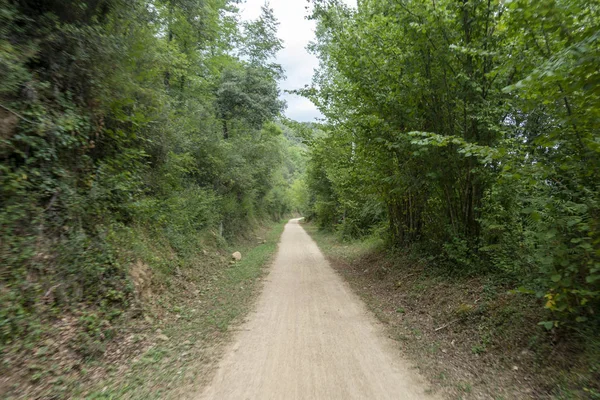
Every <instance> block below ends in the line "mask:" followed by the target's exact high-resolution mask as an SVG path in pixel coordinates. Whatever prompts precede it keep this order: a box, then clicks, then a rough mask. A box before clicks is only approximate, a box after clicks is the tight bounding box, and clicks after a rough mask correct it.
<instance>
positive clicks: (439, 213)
mask: <svg viewBox="0 0 600 400" xmlns="http://www.w3.org/2000/svg"><path fill="white" fill-rule="evenodd" d="M599 13H600V8H598V6H597V4H591V3H589V2H584V1H579V0H569V1H565V2H555V1H552V0H516V1H511V2H500V1H483V0H480V1H479V0H478V1H469V2H466V1H465V2H451V1H441V2H439V1H435V2H426V1H422V0H403V1H399V2H388V1H383V0H365V1H361V2H359V6H358V8H357V9H350V8H348V7H347V6H344V5H342V4H340V3H339V2H337V1H329V0H318V1H315V8H314V12H313V16H312V18H314V19H315V20H317V23H318V28H317V40H316V42H315V43H313V44H312V45H311V49H312V51H313V52H314V53H315V54H316V55H317V56H318V57H319V59H320V64H321V66H320V69H319V70H318V71H317V73H316V74H315V76H314V81H313V85H312V87H307V88H305V89H304V90H301V91H300V92H301V93H302V94H304V95H305V96H307V97H309V98H310V99H312V100H313V101H314V102H315V103H316V104H318V105H319V108H320V110H321V112H322V113H323V114H324V115H325V116H326V117H327V120H328V123H327V125H326V126H324V127H323V131H324V132H325V134H324V135H321V136H319V135H317V137H315V138H314V139H313V140H312V141H311V142H310V154H311V159H310V163H309V166H308V177H307V182H308V186H309V191H310V196H311V199H312V202H311V203H310V204H311V208H310V211H309V214H311V215H312V216H313V217H314V218H316V219H317V220H318V222H319V224H320V225H321V226H323V227H332V226H337V228H338V229H339V230H341V231H342V232H344V233H346V234H347V235H349V236H354V237H357V236H364V235H368V234H370V233H371V231H372V230H374V229H376V228H377V227H378V226H379V227H380V226H382V223H384V224H386V225H387V238H388V241H389V243H390V245H391V246H406V247H411V248H415V249H419V250H420V251H422V252H425V253H426V254H427V255H428V256H430V257H432V259H435V260H437V262H438V263H441V264H444V265H445V266H446V268H448V269H449V271H450V272H452V273H461V274H478V273H483V272H486V273H487V272H492V273H498V274H503V275H506V276H508V277H510V279H512V281H513V282H514V283H515V286H519V287H523V291H526V292H529V293H534V294H537V295H538V296H540V297H545V299H546V301H545V306H546V308H547V309H548V310H549V311H550V312H551V320H552V321H551V323H550V326H551V327H553V326H560V325H563V324H566V325H570V326H575V325H576V324H578V323H587V324H588V325H591V326H596V327H597V326H598V316H597V312H595V311H594V310H596V311H597V310H598V306H599V305H600V286H599V285H600V275H599V272H600V250H599V249H600V231H599V215H600V214H599V211H600V209H599V204H598V198H600V196H599V194H600V187H599V186H598V182H600V169H599V167H600V165H599V163H600V154H599V153H600V146H598V143H599V142H598V141H599V136H598V132H599V128H600V126H599V125H598V123H599V121H600V119H599V118H598V113H599V110H600V103H599V99H600V97H599V93H600V92H599V88H600V85H599V81H598V79H599V76H600V75H599V72H598V68H597V65H598V61H599V57H600V52H599V49H600V46H598V40H599V36H598V29H597V28H598V26H599V24H600V14H599ZM586 321H587V322H586Z"/></svg>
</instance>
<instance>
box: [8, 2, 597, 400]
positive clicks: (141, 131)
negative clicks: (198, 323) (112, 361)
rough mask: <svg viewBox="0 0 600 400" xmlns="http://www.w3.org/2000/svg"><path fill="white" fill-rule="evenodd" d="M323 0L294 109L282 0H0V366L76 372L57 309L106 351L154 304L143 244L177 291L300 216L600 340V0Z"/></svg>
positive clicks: (166, 284) (96, 350)
mask: <svg viewBox="0 0 600 400" xmlns="http://www.w3.org/2000/svg"><path fill="white" fill-rule="evenodd" d="M310 3H311V5H312V8H311V13H310V16H309V17H308V18H309V19H311V20H312V21H315V22H316V27H317V28H316V39H315V40H314V41H313V42H312V43H311V44H310V46H309V50H310V51H311V52H312V53H313V54H314V55H316V56H317V57H318V59H319V68H318V69H317V70H316V71H315V73H314V76H313V80H312V83H311V84H309V85H306V86H305V87H304V88H301V89H298V90H296V91H294V93H295V94H298V95H302V96H304V97H306V98H308V99H310V100H311V101H312V102H313V103H314V104H316V105H317V107H318V109H319V111H320V112H321V113H322V115H323V118H322V120H321V121H319V122H315V123H300V122H296V121H292V120H289V119H287V118H286V117H285V115H284V111H285V109H286V104H285V102H284V101H283V100H282V90H281V89H280V82H281V80H282V79H283V78H284V77H285V71H284V70H283V68H282V66H281V65H279V64H278V63H277V62H276V55H277V53H278V52H279V51H280V50H281V49H283V46H284V43H283V42H282V40H281V39H279V37H278V34H277V30H278V27H279V22H278V21H277V19H276V18H275V16H274V14H273V10H272V9H271V8H270V7H269V5H268V3H265V5H264V6H263V8H262V13H261V15H260V17H259V18H258V19H256V20H253V21H242V20H241V19H240V15H239V6H240V4H241V2H240V1H239V0H0V354H2V357H3V358H4V360H3V362H2V364H1V366H0V372H2V371H4V372H6V371H17V370H18V369H19V368H22V369H23V371H25V372H23V373H22V374H21V372H19V374H21V375H19V376H20V378H19V379H21V378H23V377H25V378H23V379H26V380H29V381H28V382H29V383H30V384H32V385H34V386H35V385H38V384H40V382H43V383H44V385H46V386H45V387H44V388H43V390H49V391H47V392H44V393H54V392H52V391H53V390H59V389H60V390H66V391H67V392H61V393H73V392H70V391H72V390H75V389H73V388H74V387H75V386H68V385H66V384H64V382H63V381H60V382H58V383H56V382H55V381H56V379H54V380H52V374H45V373H43V374H42V373H41V372H36V367H35V365H37V364H35V363H43V361H40V360H41V359H42V358H43V357H47V356H45V355H44V354H46V353H44V354H42V355H40V354H41V353H40V348H46V347H52V346H50V345H49V346H46V347H44V346H42V345H41V344H40V343H46V342H48V341H49V339H48V337H49V336H52V335H53V333H52V332H55V331H56V326H57V324H60V323H63V322H64V321H66V318H71V316H75V317H73V318H74V319H73V321H75V322H73V324H74V326H76V328H74V329H75V330H76V331H77V332H78V333H77V334H76V340H75V339H74V340H71V341H70V343H69V346H70V347H69V349H70V350H69V351H70V352H72V353H73V354H77V357H81V359H83V360H87V361H90V360H96V359H100V358H102V357H103V354H108V353H106V352H107V351H108V350H107V346H108V347H110V346H109V343H110V342H111V340H115V338H116V337H120V336H119V328H118V327H119V326H121V325H120V324H125V323H126V322H124V321H126V320H127V321H129V320H131V319H133V320H135V318H138V319H140V320H143V318H142V315H143V314H144V312H143V311H141V312H140V311H139V309H145V308H144V307H146V306H144V305H143V304H144V301H146V300H147V299H146V300H144V299H141V297H143V296H141V295H140V293H139V292H140V291H139V287H138V286H136V285H137V283H136V282H133V281H132V278H131V275H132V269H133V267H132V266H135V265H143V266H144V267H143V269H144V271H146V270H148V271H151V273H152V276H153V278H152V280H153V282H154V283H153V285H155V284H157V282H158V286H160V287H161V288H162V289H161V290H162V291H163V292H162V293H169V296H171V297H169V299H175V298H176V293H178V290H179V289H177V285H176V284H175V283H173V282H179V283H177V284H181V285H183V284H184V282H185V281H186V279H187V280H188V281H191V280H192V279H191V278H189V277H191V276H192V275H193V274H197V275H194V276H198V279H199V281H198V282H201V284H200V285H206V286H207V287H209V286H210V285H211V284H212V283H210V282H212V280H216V278H214V277H215V276H218V275H219V274H221V273H222V271H223V270H222V269H221V270H219V269H218V268H217V269H216V270H215V271H213V272H210V273H209V272H206V271H204V270H202V268H203V267H199V265H204V264H202V261H199V257H203V256H207V254H209V253H210V254H213V253H215V251H216V252H217V258H218V257H220V259H219V260H220V261H219V262H222V263H223V268H225V266H226V265H228V263H227V262H226V261H223V260H224V257H223V256H222V255H219V254H225V252H226V251H228V250H229V249H231V248H232V246H235V245H237V244H238V243H245V242H244V240H246V242H248V241H249V240H254V239H248V238H251V237H254V236H256V235H257V234H258V233H256V232H260V230H261V229H263V228H264V227H265V226H272V225H273V224H275V223H278V222H279V221H281V220H283V219H287V218H288V217H290V216H292V215H298V216H299V215H302V216H305V217H306V220H307V221H309V223H310V224H314V225H316V226H318V227H319V229H321V230H322V231H325V232H335V235H337V236H336V237H338V238H339V239H340V240H341V241H345V242H348V243H352V242H353V241H354V242H356V241H368V240H372V239H373V238H376V240H379V241H381V243H382V244H381V246H380V247H378V249H377V251H379V252H382V253H390V254H391V253H398V252H399V253H403V254H408V255H411V256H412V257H417V258H419V259H421V260H426V265H427V268H432V269H435V270H436V271H443V274H445V276H459V277H488V278H489V279H491V280H493V281H494V282H500V283H501V285H502V287H506V288H508V289H510V291H511V292H512V293H518V294H520V295H523V296H527V297H529V298H531V299H535V300H534V301H535V302H537V303H536V304H537V305H538V306H539V307H538V308H539V312H538V314H536V315H537V316H536V318H537V317H539V318H538V319H537V320H536V321H535V324H537V325H538V326H539V327H540V329H544V330H545V331H547V332H548V334H549V335H554V336H552V337H553V338H555V339H552V340H555V342H560V340H561V338H565V337H571V338H573V337H575V338H577V339H576V340H578V341H579V342H580V343H583V342H586V341H587V342H586V343H592V344H591V345H592V346H596V347H594V348H595V349H596V350H594V351H596V353H594V354H600V352H598V350H597V349H598V347H597V346H598V343H597V341H594V340H595V339H593V338H597V337H598V335H599V333H600V313H599V311H600V133H599V132H600V68H598V66H600V4H599V3H598V2H595V1H591V2H590V1H584V0H506V1H497V0H494V1H492V0H432V1H425V0H394V1H390V0H358V5H357V7H356V8H353V7H349V6H347V5H345V3H343V2H341V1H338V0H312V1H311V2H310ZM261 235H262V234H261ZM259 239H260V240H261V241H262V240H263V238H262V237H260V238H259ZM269 240H271V239H269ZM273 240H274V242H273V243H271V242H269V246H270V245H271V244H272V251H275V250H274V249H275V248H276V243H277V242H276V239H273ZM264 242H265V243H266V242H267V240H265V241H264ZM261 243H262V242H261ZM269 251H271V250H269ZM219 252H220V253H219ZM209 257H212V256H209ZM265 257H266V256H265ZM265 260H266V258H265ZM215 262H217V261H215ZM257 262H258V261H257ZM261 262H262V261H261ZM211 265H212V264H211ZM215 265H216V264H215ZM219 265H220V264H219ZM211 268H212V267H211ZM219 268H221V267H219ZM203 271H204V272H203ZM207 271H208V270H207ZM211 271H212V270H211ZM219 271H220V272H219ZM188 273H189V274H190V275H189V276H188V275H186V274H188ZM213 273H214V275H211V274H213ZM144 274H146V272H144ZM148 274H150V272H148ZM213 278H214V279H213ZM240 279H242V278H240ZM244 279H246V278H244ZM194 290H195V289H194ZM199 290H200V289H199ZM201 290H203V289H201ZM207 290H208V289H207ZM173 296H174V297H173ZM222 297H223V296H221V297H218V298H217V299H216V300H215V301H216V302H222V301H224V300H222ZM161 301H162V300H161ZM169 301H170V300H169ZM173 301H175V300H173ZM244 301H245V300H244ZM140 302H141V303H140ZM159 306H160V307H163V308H165V309H166V308H167V307H166V306H164V304H163V303H160V305H156V304H154V305H153V306H152V307H155V308H153V309H158V308H159ZM148 307H149V306H148ZM177 307H179V306H177ZM190 307H191V306H190ZM148 309H149V308H148ZM177 309H178V310H179V308H177ZM236 312H237V311H236ZM176 314H177V315H178V317H177V318H179V315H180V314H182V313H181V312H177V313H176ZM236 315H237V314H236ZM227 318H229V317H227ZM150 320H151V318H146V322H147V321H150ZM61 321H62V322H61ZM146 322H144V323H146ZM217 325H218V324H217ZM218 328H219V329H221V330H223V329H226V328H223V327H222V326H219V327H218ZM161 332H162V331H161ZM590 338H591V339H590ZM588 339H589V340H588ZM40 346H42V347H40ZM586 346H587V345H586ZM583 348H586V347H585V346H584V347H583ZM46 351H48V350H44V352H46ZM56 352H57V354H58V350H56ZM33 354H35V356H33ZM24 360H25V361H24ZM31 360H34V361H31ZM35 360H37V361H35ZM87 361H86V362H87ZM34 364H35V365H34ZM69 368H71V367H69ZM78 368H80V367H78ZM594 368H595V369H594ZM598 368H600V366H598V365H597V360H596V364H595V365H592V366H590V371H591V370H592V369H593V371H592V372H591V373H592V374H596V375H594V376H597V375H598V371H599V370H600V369H598ZM61 373H62V372H61ZM69 373H70V372H69ZM55 375H60V374H59V373H58V372H57V373H55ZM32 376H33V378H32ZM2 383H3V382H2V380H1V379H0V393H2V390H3V386H2ZM73 385H75V384H74V383H73ZM67 386H68V388H66V387H67ZM49 387H52V388H51V389H48V388H49ZM57 388H58V389H57ZM65 388H66V389H65ZM32 390H37V389H32ZM40 390H42V389H40ZM594 390H596V389H594ZM598 390H600V388H598ZM31 393H36V394H35V395H36V396H38V395H40V394H39V393H41V392H35V391H34V392H31ZM589 393H591V394H590V396H599V394H598V393H599V392H597V391H594V392H593V393H592V392H588V394H589ZM32 396H33V395H32ZM40 396H41V395H40ZM67 397H68V396H67ZM31 398H34V397H31ZM48 398H61V395H58V397H48ZM94 398H120V397H102V396H100V397H94ZM591 398H598V397H591Z"/></svg>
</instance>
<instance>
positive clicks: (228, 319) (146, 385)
mask: <svg viewBox="0 0 600 400" xmlns="http://www.w3.org/2000/svg"><path fill="white" fill-rule="evenodd" d="M284 226H285V222H280V223H277V224H275V225H274V226H272V227H269V229H268V230H265V229H263V233H262V235H264V234H266V235H265V236H264V237H265V239H264V241H265V243H260V244H258V245H257V243H256V241H255V240H248V241H247V242H246V243H243V244H242V245H240V246H236V247H229V248H228V249H227V252H226V254H227V255H229V254H231V252H233V251H240V252H241V253H242V260H241V261H239V262H235V263H233V262H228V257H227V256H220V257H219V261H220V264H221V266H222V264H223V262H225V263H227V266H226V267H225V268H217V269H213V270H212V271H211V273H209V274H206V273H202V274H196V273H195V272H197V269H196V268H195V267H197V266H194V265H192V266H191V268H189V270H188V271H187V273H185V274H183V271H182V274H183V276H179V277H176V278H175V279H173V280H172V281H171V282H169V285H168V286H169V288H168V289H167V290H165V291H164V292H163V293H162V294H161V295H160V296H159V297H158V298H157V299H156V303H155V304H154V305H153V306H152V307H151V308H150V310H149V313H148V314H150V315H152V317H151V318H152V319H153V320H155V321H157V322H156V323H155V324H154V325H155V326H158V327H159V328H157V329H160V330H159V331H158V333H159V334H158V335H154V336H159V335H165V336H166V338H168V340H166V339H165V340H161V339H160V338H159V339H158V340H153V341H152V342H151V344H150V345H149V346H148V348H147V349H146V351H145V352H143V353H142V354H141V355H140V356H138V357H137V359H136V360H135V361H134V362H133V363H132V364H131V367H130V368H129V370H128V371H127V372H126V373H125V374H124V375H122V374H116V373H115V374H113V376H111V377H109V379H107V380H106V381H105V382H104V383H102V384H101V385H98V388H97V389H96V390H95V391H93V392H92V393H90V394H88V395H86V396H85V397H86V398H88V399H116V398H118V399H169V398H177V399H181V398H193V397H194V396H197V395H198V394H199V393H200V390H201V388H202V385H203V384H205V383H207V382H208V380H209V379H210V377H211V376H212V375H211V374H210V372H211V370H212V369H213V367H214V366H215V364H216V362H217V361H218V358H219V355H220V351H221V350H222V348H223V346H224V345H225V344H226V343H227V341H228V339H229V338H230V332H231V327H232V326H234V325H235V324H236V323H239V322H241V320H242V317H243V316H245V315H246V314H247V312H248V311H249V310H250V309H251V307H252V305H253V304H254V299H255V298H256V296H257V294H258V291H259V289H260V283H261V278H262V277H263V276H264V274H265V272H266V267H268V265H269V263H270V260H271V258H272V256H273V255H274V254H275V252H276V250H277V244H278V242H279V237H280V236H281V233H282V232H283V228H284ZM261 239H262V238H261ZM199 262H201V261H199ZM204 272H206V271H204ZM155 332H156V331H155Z"/></svg>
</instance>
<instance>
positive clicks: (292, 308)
mask: <svg viewBox="0 0 600 400" xmlns="http://www.w3.org/2000/svg"><path fill="white" fill-rule="evenodd" d="M427 392H428V390H427V389H426V384H425V382H424V380H422V379H421V378H420V377H419V376H418V375H417V373H416V371H415V370H414V369H411V367H410V365H409V364H408V363H407V362H406V361H404V360H403V359H402V358H401V356H400V354H399V353H398V352H397V350H396V348H395V347H394V342H393V341H392V340H390V339H388V338H387V337H385V336H384V334H383V330H382V327H381V326H380V325H379V324H378V323H377V322H376V321H375V319H374V318H373V317H372V316H371V314H369V312H368V311H367V310H366V308H365V306H364V304H363V303H362V301H361V300H360V299H359V298H358V297H356V295H354V294H353V293H352V292H351V290H350V288H349V287H348V286H347V284H346V283H345V282H343V281H342V279H341V278H340V277H339V276H338V275H337V274H336V273H335V272H334V271H333V269H332V268H331V266H330V265H329V264H328V262H327V261H326V260H325V258H324V257H323V255H322V254H321V252H320V250H319V249H318V247H317V245H316V244H315V242H313V240H312V239H311V238H310V237H309V236H308V234H307V233H306V232H305V231H304V230H303V229H302V227H301V226H300V225H299V224H298V221H297V220H291V221H290V223H288V225H287V226H286V228H285V231H284V233H283V236H282V237H281V243H280V247H279V251H278V255H277V258H276V260H275V262H274V265H273V267H272V271H271V273H270V275H269V277H268V278H267V282H266V283H265V287H264V290H263V293H262V295H261V297H260V299H259V302H258V305H257V309H256V311H255V312H254V313H253V314H251V315H250V316H249V320H248V322H247V323H245V324H243V325H242V326H241V328H240V331H239V333H238V334H237V337H236V338H235V340H234V342H233V344H232V346H231V347H230V349H229V350H228V351H227V353H226V355H225V357H224V358H223V360H222V361H221V362H220V365H219V368H218V371H217V372H216V374H215V377H214V379H213V381H212V383H211V384H210V385H209V386H208V387H207V388H206V389H205V390H204V392H203V393H202V394H201V395H200V396H199V399H220V400H221V399H223V400H225V399H330V400H333V399H345V400H346V399H430V398H435V396H434V395H432V394H428V393H427Z"/></svg>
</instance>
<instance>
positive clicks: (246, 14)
mask: <svg viewBox="0 0 600 400" xmlns="http://www.w3.org/2000/svg"><path fill="white" fill-rule="evenodd" d="M344 2H345V3H347V4H348V5H351V6H353V7H356V0H344ZM263 4H265V0H246V1H245V2H244V3H243V4H241V5H240V6H239V7H240V13H241V16H242V20H245V21H248V20H253V19H256V18H258V17H259V16H260V8H261V6H262V5H263ZM268 4H269V5H270V7H271V8H272V9H273V12H274V14H275V17H276V18H277V19H278V20H279V37H280V38H281V39H282V40H283V46H284V49H283V50H282V51H280V52H279V54H278V56H277V62H278V63H279V64H281V66H282V67H283V69H284V70H285V74H286V77H287V78H286V80H285V81H283V82H281V89H282V92H283V90H286V89H287V90H292V89H300V88H302V87H304V85H308V84H310V83H311V79H312V75H313V70H314V69H315V68H317V67H318V66H319V61H318V60H317V58H316V57H315V56H314V55H312V54H309V53H308V52H307V51H306V46H307V45H308V43H309V42H310V41H312V40H313V39H314V38H315V22H314V21H308V20H307V19H306V15H307V14H308V10H307V8H306V7H307V6H308V5H309V2H308V1H307V0H270V1H268ZM282 97H283V99H284V100H285V101H286V102H287V110H286V112H285V114H286V116H287V117H288V118H291V119H294V120H296V121H314V120H315V119H316V118H320V117H322V115H321V113H320V112H319V110H317V108H316V107H315V105H314V104H312V103H311V102H310V100H308V99H305V98H303V97H300V96H296V95H292V94H287V93H282Z"/></svg>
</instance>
